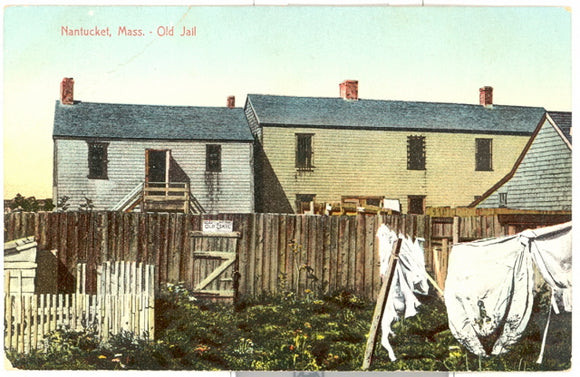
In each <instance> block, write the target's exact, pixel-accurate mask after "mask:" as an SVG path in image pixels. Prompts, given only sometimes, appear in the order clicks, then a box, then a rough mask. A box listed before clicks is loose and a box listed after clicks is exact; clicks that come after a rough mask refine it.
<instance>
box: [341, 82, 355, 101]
mask: <svg viewBox="0 0 580 377" xmlns="http://www.w3.org/2000/svg"><path fill="white" fill-rule="evenodd" d="M339 87H340V97H341V98H342V99H345V100H352V101H356V100H358V81H357V80H345V81H343V82H341V83H340V85H339Z"/></svg>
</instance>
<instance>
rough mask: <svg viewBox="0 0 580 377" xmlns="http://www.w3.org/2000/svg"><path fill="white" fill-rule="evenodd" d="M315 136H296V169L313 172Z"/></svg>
mask: <svg viewBox="0 0 580 377" xmlns="http://www.w3.org/2000/svg"><path fill="white" fill-rule="evenodd" d="M313 136H314V134H296V169H298V170H312V169H313V168H314V165H313V164H312V154H313V151H312V137H313Z"/></svg>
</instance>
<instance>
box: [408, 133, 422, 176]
mask: <svg viewBox="0 0 580 377" xmlns="http://www.w3.org/2000/svg"><path fill="white" fill-rule="evenodd" d="M407 170H425V136H408V137H407Z"/></svg>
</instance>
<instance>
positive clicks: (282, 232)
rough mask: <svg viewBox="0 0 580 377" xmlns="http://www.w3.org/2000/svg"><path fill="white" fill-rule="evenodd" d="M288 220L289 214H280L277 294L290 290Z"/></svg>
mask: <svg viewBox="0 0 580 377" xmlns="http://www.w3.org/2000/svg"><path fill="white" fill-rule="evenodd" d="M287 218H288V215H287V214H280V215H279V216H278V247H277V251H278V281H279V283H278V286H277V287H276V292H277V293H278V294H283V293H284V291H285V290H287V289H288V287H287V284H288V282H287V278H288V273H287V270H288V268H287V263H288V256H287V253H288V239H287V236H286V234H287V233H286V228H287V224H286V219H287Z"/></svg>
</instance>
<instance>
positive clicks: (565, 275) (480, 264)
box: [444, 223, 572, 356]
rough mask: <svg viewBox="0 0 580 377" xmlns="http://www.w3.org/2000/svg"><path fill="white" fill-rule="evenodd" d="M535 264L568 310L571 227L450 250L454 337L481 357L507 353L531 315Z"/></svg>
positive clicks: (448, 289) (448, 298)
mask: <svg viewBox="0 0 580 377" xmlns="http://www.w3.org/2000/svg"><path fill="white" fill-rule="evenodd" d="M534 264H535V265H536V266H537V268H538V270H539V271H540V273H541V275H542V276H543V277H544V279H545V280H546V282H548V284H549V285H550V286H551V287H552V288H553V289H554V290H556V291H558V292H563V294H564V296H565V299H564V302H566V303H568V304H569V305H568V309H571V297H570V294H569V292H570V290H571V287H572V282H571V280H572V276H571V223H567V224H562V225H557V226H554V227H547V228H543V229H536V230H528V231H525V232H522V233H520V234H517V235H514V236H507V237H501V238H497V239H489V240H481V241H475V242H470V243H464V244H458V245H455V246H453V249H452V251H451V254H450V257H449V267H448V273H447V280H446V282H445V294H444V297H445V305H446V306H447V314H448V318H449V328H450V330H451V332H452V333H453V335H454V336H455V338H456V339H457V340H458V341H459V342H460V343H462V344H463V345H464V346H465V347H467V348H468V349H469V350H470V351H471V352H473V353H474V354H476V355H479V356H489V355H499V354H502V353H505V352H507V351H508V350H509V347H510V346H511V345H513V344H515V343H516V342H517V341H518V340H519V339H520V337H521V335H522V333H523V332H524V330H525V328H526V326H527V323H528V321H529V318H530V315H531V311H532V305H533V291H534V271H533V265H534Z"/></svg>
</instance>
